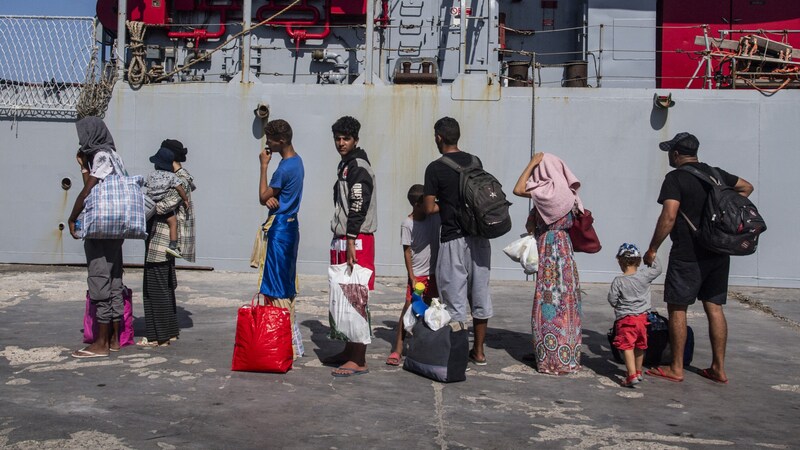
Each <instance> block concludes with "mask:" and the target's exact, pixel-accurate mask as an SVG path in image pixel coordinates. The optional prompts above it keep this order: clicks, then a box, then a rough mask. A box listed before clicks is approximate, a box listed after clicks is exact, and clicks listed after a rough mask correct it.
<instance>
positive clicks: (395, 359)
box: [386, 352, 403, 366]
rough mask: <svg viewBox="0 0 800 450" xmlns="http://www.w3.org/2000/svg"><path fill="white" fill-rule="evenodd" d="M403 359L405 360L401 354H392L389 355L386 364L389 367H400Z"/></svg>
mask: <svg viewBox="0 0 800 450" xmlns="http://www.w3.org/2000/svg"><path fill="white" fill-rule="evenodd" d="M402 359H403V358H402V357H401V356H400V354H399V353H397V352H392V353H391V354H390V355H389V357H388V358H386V364H387V365H389V366H399V365H400V361H401V360H402Z"/></svg>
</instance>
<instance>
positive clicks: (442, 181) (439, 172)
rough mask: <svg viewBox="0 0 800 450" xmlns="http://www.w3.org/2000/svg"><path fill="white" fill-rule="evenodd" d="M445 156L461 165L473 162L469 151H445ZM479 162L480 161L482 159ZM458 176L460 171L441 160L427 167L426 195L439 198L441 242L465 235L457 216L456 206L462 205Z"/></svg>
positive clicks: (464, 165)
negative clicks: (459, 198)
mask: <svg viewBox="0 0 800 450" xmlns="http://www.w3.org/2000/svg"><path fill="white" fill-rule="evenodd" d="M444 157H445V158H450V159H452V160H453V161H454V162H455V163H456V164H458V165H459V166H461V167H466V166H468V165H469V164H470V163H471V162H472V155H471V154H469V153H467V152H453V153H445V154H444ZM478 162H479V163H480V159H478ZM481 167H483V164H482V163H481ZM458 178H459V176H458V172H456V171H455V170H454V169H451V168H450V167H448V166H447V165H445V163H443V162H440V161H439V160H436V161H433V162H432V163H430V164H428V168H427V169H425V191H424V192H425V195H434V196H436V197H437V198H438V199H439V218H440V219H441V221H442V231H441V234H440V238H439V240H440V241H441V242H447V241H452V240H453V239H458V238H460V237H463V236H464V233H463V232H462V231H461V227H460V226H459V225H458V219H457V218H456V208H458V207H459V206H460V202H459V200H458V194H459V192H458V191H459V185H458V181H459V180H458Z"/></svg>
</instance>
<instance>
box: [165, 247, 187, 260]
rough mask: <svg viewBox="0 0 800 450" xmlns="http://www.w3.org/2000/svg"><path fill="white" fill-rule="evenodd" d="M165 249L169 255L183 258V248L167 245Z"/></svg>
mask: <svg viewBox="0 0 800 450" xmlns="http://www.w3.org/2000/svg"><path fill="white" fill-rule="evenodd" d="M164 251H165V252H166V253H167V254H168V255H172V256H173V257H174V258H183V255H181V250H180V249H179V248H170V247H167V248H166V249H164Z"/></svg>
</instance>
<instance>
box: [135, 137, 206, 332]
mask: <svg viewBox="0 0 800 450" xmlns="http://www.w3.org/2000/svg"><path fill="white" fill-rule="evenodd" d="M161 148H162V149H167V150H169V154H171V155H173V156H174V161H173V162H172V169H173V171H174V172H175V175H177V176H178V178H179V179H180V181H181V184H182V185H183V189H184V191H185V192H186V196H187V198H188V199H189V204H188V205H187V204H185V203H183V202H182V201H181V197H180V195H178V193H177V191H176V190H175V189H171V190H170V192H169V194H167V196H166V197H164V199H162V200H161V201H159V202H158V203H156V213H155V215H154V216H153V218H152V219H151V220H150V222H148V224H147V229H148V235H147V240H146V241H145V253H144V274H143V278H142V283H143V285H144V286H143V288H142V299H143V302H144V321H145V337H144V338H143V339H142V340H141V341H139V342H138V343H137V345H139V346H143V347H158V346H163V345H169V342H170V341H172V340H175V339H177V338H178V334H179V333H180V330H179V328H178V308H177V303H176V298H175V289H176V288H177V287H178V279H177V276H176V274H175V259H174V258H173V257H172V256H170V255H169V254H168V253H167V252H166V250H167V248H168V247H169V225H167V222H166V220H165V219H164V216H163V214H165V213H167V212H168V211H170V210H174V209H175V205H178V204H179V203H180V205H179V206H178V208H177V209H176V210H175V216H176V217H177V219H178V247H179V248H180V249H181V254H182V256H183V259H184V260H186V261H189V262H194V261H195V234H194V202H193V201H192V191H193V190H194V189H195V186H194V178H193V177H192V175H190V174H189V172H188V171H187V170H186V169H184V168H183V167H182V166H181V162H184V161H186V154H187V153H188V150H187V149H186V147H184V146H183V144H182V143H181V142H180V141H177V140H174V139H166V140H165V141H163V142H162V143H161Z"/></svg>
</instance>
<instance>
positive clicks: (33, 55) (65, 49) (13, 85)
mask: <svg viewBox="0 0 800 450" xmlns="http://www.w3.org/2000/svg"><path fill="white" fill-rule="evenodd" d="M94 48H95V22H94V19H93V18H90V17H37V16H0V117H2V116H5V117H8V116H13V117H21V116H37V117H73V116H75V108H76V105H77V103H78V98H79V97H80V94H81V89H82V87H83V85H84V82H85V81H86V77H87V68H89V66H90V62H91V58H92V55H93V49H94Z"/></svg>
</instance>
